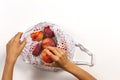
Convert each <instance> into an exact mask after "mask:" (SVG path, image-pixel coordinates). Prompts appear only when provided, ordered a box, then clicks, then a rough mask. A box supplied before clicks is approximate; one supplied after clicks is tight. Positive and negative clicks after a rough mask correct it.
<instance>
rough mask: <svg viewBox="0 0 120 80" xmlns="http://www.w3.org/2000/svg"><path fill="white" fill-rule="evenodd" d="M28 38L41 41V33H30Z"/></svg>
mask: <svg viewBox="0 0 120 80" xmlns="http://www.w3.org/2000/svg"><path fill="white" fill-rule="evenodd" d="M30 36H31V38H32V40H33V41H40V40H42V39H43V32H42V31H39V32H34V33H31V35H30Z"/></svg>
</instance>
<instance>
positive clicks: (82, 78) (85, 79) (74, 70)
mask: <svg viewBox="0 0 120 80" xmlns="http://www.w3.org/2000/svg"><path fill="white" fill-rule="evenodd" d="M64 69H65V70H66V71H68V72H70V73H71V74H73V75H74V76H76V77H77V78H78V79H79V80H96V79H95V78H94V77H93V76H91V75H90V74H89V73H87V72H86V71H84V70H83V69H81V68H80V67H78V66H76V65H75V64H73V63H71V62H69V63H68V64H67V65H66V66H65V67H64Z"/></svg>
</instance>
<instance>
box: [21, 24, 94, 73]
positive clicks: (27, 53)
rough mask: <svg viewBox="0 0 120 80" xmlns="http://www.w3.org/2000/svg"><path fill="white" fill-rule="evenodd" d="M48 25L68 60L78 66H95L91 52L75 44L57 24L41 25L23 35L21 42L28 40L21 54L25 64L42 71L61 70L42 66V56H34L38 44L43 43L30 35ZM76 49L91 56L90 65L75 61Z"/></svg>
mask: <svg viewBox="0 0 120 80" xmlns="http://www.w3.org/2000/svg"><path fill="white" fill-rule="evenodd" d="M48 25H49V27H50V29H51V30H52V31H53V32H54V34H55V38H56V40H57V47H58V48H61V49H64V50H66V52H67V56H68V58H69V59H70V60H71V61H72V62H73V63H75V64H77V65H88V66H93V65H94V64H93V54H92V53H91V52H90V51H89V50H87V49H86V48H85V47H83V46H82V45H81V44H80V43H78V44H75V42H74V40H73V38H71V37H70V36H69V35H68V34H67V33H65V31H63V30H62V28H61V27H59V26H58V25H55V24H51V23H47V22H43V23H39V24H37V25H35V26H33V27H31V28H29V29H28V30H27V31H26V32H24V33H23V35H22V37H21V40H23V38H26V40H27V44H26V45H25V47H24V49H23V51H22V53H21V55H22V58H23V60H24V61H25V63H29V64H32V65H33V66H35V67H37V68H40V69H42V70H49V71H58V70H60V68H59V67H48V66H44V65H43V64H42V61H41V57H40V56H37V57H35V56H33V55H32V51H33V47H34V46H35V45H36V44H37V43H41V41H40V42H37V41H32V39H31V37H30V34H31V33H33V32H36V31H43V29H44V27H46V26H48ZM75 47H79V48H80V49H81V50H82V51H84V52H85V53H87V54H88V55H89V56H91V62H90V63H88V62H83V61H73V57H74V51H75Z"/></svg>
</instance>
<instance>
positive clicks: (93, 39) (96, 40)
mask: <svg viewBox="0 0 120 80" xmlns="http://www.w3.org/2000/svg"><path fill="white" fill-rule="evenodd" d="M43 21H47V22H51V23H55V24H57V25H60V26H62V27H63V28H64V29H66V31H67V32H69V33H70V34H71V36H73V38H74V39H75V41H76V42H80V43H82V44H83V45H84V46H85V47H87V48H88V49H89V50H91V52H93V53H94V55H95V66H94V67H88V66H80V67H82V68H83V69H84V70H86V71H88V72H89V73H91V74H92V75H93V76H95V77H96V78H97V79H98V80H120V76H119V75H120V62H119V61H120V2H119V0H0V78H1V77H2V72H3V67H4V61H5V54H6V50H5V47H6V43H7V42H8V40H9V39H10V38H11V37H12V36H14V35H15V34H16V33H17V32H19V31H21V32H24V31H25V30H26V29H27V28H29V27H31V26H33V25H35V24H37V23H39V22H43ZM79 53H80V51H78V49H77V51H76V52H75V54H76V56H77V55H78V54H79ZM78 57H81V59H82V55H79V56H78ZM78 57H77V58H76V59H78ZM84 57H85V56H84ZM86 57H87V56H86ZM13 78H14V80H77V79H76V78H75V77H74V76H72V75H71V74H69V73H67V72H64V71H62V72H57V73H55V72H46V71H40V70H38V69H36V68H34V67H31V66H30V65H28V64H25V63H24V62H23V61H22V60H21V59H20V58H19V59H18V61H17V63H16V65H15V69H14V77H13Z"/></svg>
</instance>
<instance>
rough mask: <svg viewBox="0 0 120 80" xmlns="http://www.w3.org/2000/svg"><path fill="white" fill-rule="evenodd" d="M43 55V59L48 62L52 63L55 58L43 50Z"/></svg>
mask: <svg viewBox="0 0 120 80" xmlns="http://www.w3.org/2000/svg"><path fill="white" fill-rule="evenodd" d="M41 56H42V60H43V61H44V62H46V63H52V62H53V60H52V58H51V57H50V56H49V55H48V54H47V53H46V52H45V51H44V50H43V51H42V53H41Z"/></svg>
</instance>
